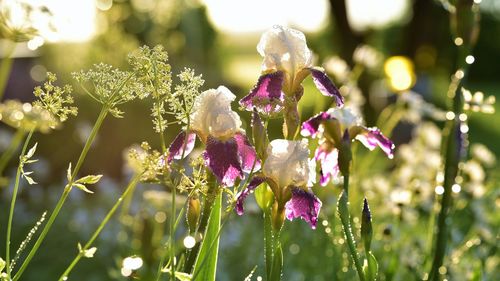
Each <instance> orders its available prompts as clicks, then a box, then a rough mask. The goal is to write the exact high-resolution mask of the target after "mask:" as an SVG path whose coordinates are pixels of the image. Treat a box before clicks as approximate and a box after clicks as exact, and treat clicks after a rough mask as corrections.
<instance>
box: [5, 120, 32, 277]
mask: <svg viewBox="0 0 500 281" xmlns="http://www.w3.org/2000/svg"><path fill="white" fill-rule="evenodd" d="M34 131H35V130H34V129H32V130H31V131H30V132H29V134H28V137H27V138H26V140H25V141H24V145H23V150H22V151H21V157H20V159H19V165H18V166H17V173H16V183H15V184H14V191H13V193H12V200H11V202H10V210H9V221H8V222H7V238H6V240H5V248H6V249H5V259H6V261H5V263H6V267H7V279H8V280H10V274H11V272H10V271H11V268H10V235H11V233H12V218H13V217H14V207H15V206H16V198H17V192H18V190H19V180H20V178H21V172H22V166H23V163H22V160H21V158H22V157H23V156H24V153H26V149H27V148H28V144H29V142H30V140H31V136H32V135H33V132H34ZM18 132H19V131H18ZM23 136H24V134H23ZM16 147H17V145H16Z"/></svg>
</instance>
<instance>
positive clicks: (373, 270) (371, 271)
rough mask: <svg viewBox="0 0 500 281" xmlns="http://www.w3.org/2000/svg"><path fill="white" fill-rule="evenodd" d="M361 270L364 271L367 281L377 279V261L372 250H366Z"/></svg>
mask: <svg viewBox="0 0 500 281" xmlns="http://www.w3.org/2000/svg"><path fill="white" fill-rule="evenodd" d="M363 271H364V272H365V278H366V280H367V281H375V280H377V275H378V262H377V259H376V258H375V256H374V255H373V254H372V252H368V254H367V257H366V260H365V265H364V266H363Z"/></svg>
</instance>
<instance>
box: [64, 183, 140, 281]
mask: <svg viewBox="0 0 500 281" xmlns="http://www.w3.org/2000/svg"><path fill="white" fill-rule="evenodd" d="M140 177H141V175H135V176H134V177H133V178H132V180H131V181H130V182H129V184H128V186H127V188H126V189H125V191H124V192H123V193H122V195H121V196H120V198H118V200H117V201H116V203H115V204H114V205H113V207H112V208H111V210H109V212H108V214H106V217H104V219H103V220H102V221H101V223H100V224H99V226H98V227H97V229H96V230H95V232H94V234H93V235H92V237H91V238H90V239H89V241H88V242H87V244H85V246H83V248H82V249H81V250H80V252H79V253H78V255H77V256H76V257H75V258H74V259H73V261H72V262H71V264H70V265H69V266H68V267H67V268H66V270H65V271H64V273H63V274H62V275H61V277H59V281H63V280H67V278H68V275H69V273H70V272H71V270H73V268H74V267H75V265H76V264H77V263H78V261H79V260H80V259H81V258H82V257H83V256H84V254H85V251H86V250H88V249H89V248H90V246H92V243H94V241H95V239H96V238H97V237H98V236H99V234H100V233H101V231H102V229H103V228H104V226H106V224H107V223H108V221H109V220H110V219H111V217H112V216H113V215H114V214H115V212H116V210H117V209H118V207H119V206H120V205H121V203H122V201H123V199H124V198H125V197H127V196H128V194H129V193H130V192H131V191H132V190H133V189H134V188H135V186H136V185H137V183H138V182H139V179H140Z"/></svg>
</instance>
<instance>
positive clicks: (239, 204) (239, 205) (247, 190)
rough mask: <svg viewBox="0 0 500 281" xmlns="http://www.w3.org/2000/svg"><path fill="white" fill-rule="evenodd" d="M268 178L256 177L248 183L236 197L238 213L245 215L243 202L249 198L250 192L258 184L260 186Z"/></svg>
mask: <svg viewBox="0 0 500 281" xmlns="http://www.w3.org/2000/svg"><path fill="white" fill-rule="evenodd" d="M265 180H266V179H265V178H263V177H254V178H253V179H252V180H251V181H250V183H249V184H248V186H247V188H245V189H244V190H243V191H241V192H240V193H239V194H238V195H237V196H236V197H237V199H236V213H237V214H238V215H240V216H241V215H243V202H244V201H245V199H246V198H247V196H248V194H250V193H251V192H252V191H253V190H254V189H255V188H257V186H259V185H260V184H261V183H263V182H264V181H265Z"/></svg>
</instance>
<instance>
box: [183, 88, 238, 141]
mask: <svg viewBox="0 0 500 281" xmlns="http://www.w3.org/2000/svg"><path fill="white" fill-rule="evenodd" d="M235 99H236V96H235V95H234V94H233V93H232V92H231V91H230V90H229V89H228V88H226V87H224V86H220V87H218V88H217V89H210V90H207V91H205V92H203V93H201V94H200V95H199V96H198V97H197V98H196V100H195V103H194V108H195V111H194V112H193V114H192V115H191V123H192V125H191V128H192V129H193V130H194V131H197V132H198V133H200V134H201V135H203V137H204V138H206V137H207V136H209V135H210V136H212V137H215V138H218V139H226V138H230V137H232V136H233V135H234V134H235V133H237V132H239V131H240V130H241V120H240V116H239V115H238V114H237V113H236V112H234V111H233V110H232V109H231V102H232V101H234V100H235Z"/></svg>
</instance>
